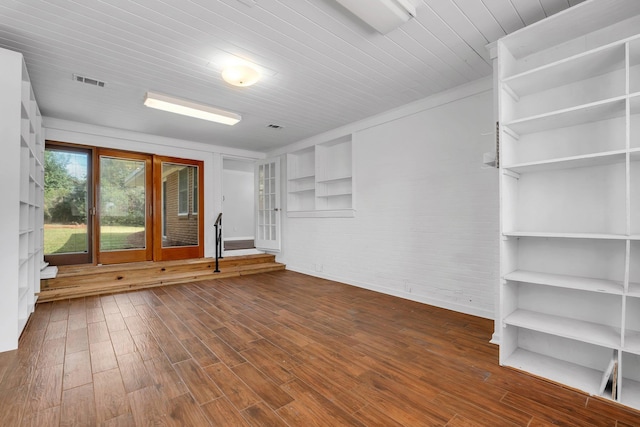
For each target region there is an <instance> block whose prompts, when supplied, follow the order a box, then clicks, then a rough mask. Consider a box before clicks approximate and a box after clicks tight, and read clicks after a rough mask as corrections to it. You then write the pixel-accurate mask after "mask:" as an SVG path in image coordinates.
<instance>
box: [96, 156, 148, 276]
mask: <svg viewBox="0 0 640 427" xmlns="http://www.w3.org/2000/svg"><path fill="white" fill-rule="evenodd" d="M152 185H153V157H152V156H150V155H148V154H139V153H124V152H121V151H117V150H107V149H99V150H98V173H97V181H96V188H97V191H96V194H97V203H96V204H97V209H96V212H95V219H96V229H97V231H98V232H97V239H96V241H97V249H98V256H97V261H98V264H114V263H120V262H136V261H149V260H151V259H152V257H153V233H152V227H153V216H152V214H153V205H152V203H153V197H152V195H153V191H152V188H153V187H152Z"/></svg>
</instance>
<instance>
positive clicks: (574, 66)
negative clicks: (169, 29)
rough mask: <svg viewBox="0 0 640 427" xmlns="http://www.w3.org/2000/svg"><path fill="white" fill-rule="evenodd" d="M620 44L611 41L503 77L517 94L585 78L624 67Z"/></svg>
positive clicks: (529, 92)
mask: <svg viewBox="0 0 640 427" xmlns="http://www.w3.org/2000/svg"><path fill="white" fill-rule="evenodd" d="M624 56H625V52H624V45H622V44H614V45H609V46H604V47H602V48H599V49H595V50H593V51H590V52H586V53H580V54H578V55H574V56H572V57H569V58H564V59H562V60H560V61H557V62H553V63H551V64H546V65H543V66H541V67H538V68H534V69H532V70H529V71H525V72H523V73H520V74H516V75H514V76H511V77H508V78H505V79H504V80H503V83H504V84H506V85H508V86H509V87H510V88H511V90H513V91H514V92H515V93H516V94H517V95H519V96H525V95H528V94H532V93H537V92H542V91H545V90H547V89H552V88H555V87H558V86H564V85H567V84H570V83H574V82H576V81H581V80H587V79H590V78H592V77H597V76H600V75H603V74H607V73H610V72H613V71H616V70H620V69H622V68H624V65H625V64H624Z"/></svg>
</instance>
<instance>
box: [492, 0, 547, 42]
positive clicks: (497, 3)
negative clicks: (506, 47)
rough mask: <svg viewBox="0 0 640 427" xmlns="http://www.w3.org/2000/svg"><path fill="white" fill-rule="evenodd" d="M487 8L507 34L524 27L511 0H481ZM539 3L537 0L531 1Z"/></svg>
mask: <svg viewBox="0 0 640 427" xmlns="http://www.w3.org/2000/svg"><path fill="white" fill-rule="evenodd" d="M481 1H482V3H484V5H485V6H486V8H487V9H488V10H489V12H491V14H492V15H493V17H494V18H496V20H497V21H498V23H499V24H500V26H501V27H502V29H503V30H504V31H505V33H507V34H510V33H513V32H514V31H516V30H519V29H520V28H522V27H524V22H523V20H522V19H521V18H520V15H518V12H517V11H516V9H515V8H514V6H513V4H512V3H511V1H510V0H481ZM529 1H537V0H529Z"/></svg>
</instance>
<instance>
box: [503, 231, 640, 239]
mask: <svg viewBox="0 0 640 427" xmlns="http://www.w3.org/2000/svg"><path fill="white" fill-rule="evenodd" d="M502 234H503V236H506V237H548V238H554V239H600V240H634V239H640V236H626V235H623V234H607V233H552V232H544V231H541V232H538V231H505V232H503V233H502Z"/></svg>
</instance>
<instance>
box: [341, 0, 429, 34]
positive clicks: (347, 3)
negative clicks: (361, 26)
mask: <svg viewBox="0 0 640 427" xmlns="http://www.w3.org/2000/svg"><path fill="white" fill-rule="evenodd" d="M336 1H337V2H338V3H340V4H341V5H342V6H344V7H345V8H347V9H348V10H349V11H350V12H351V13H353V14H354V15H356V16H357V17H358V18H360V19H361V20H363V21H364V22H366V23H367V24H369V25H370V26H372V27H373V28H375V29H376V30H377V31H378V32H379V33H381V34H387V33H388V32H389V31H391V30H393V29H395V28H398V27H399V26H400V25H402V24H404V23H405V22H407V21H408V20H409V19H411V18H413V17H415V16H416V8H415V6H414V5H413V3H412V2H411V0H368V1H362V0H336Z"/></svg>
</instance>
